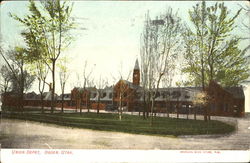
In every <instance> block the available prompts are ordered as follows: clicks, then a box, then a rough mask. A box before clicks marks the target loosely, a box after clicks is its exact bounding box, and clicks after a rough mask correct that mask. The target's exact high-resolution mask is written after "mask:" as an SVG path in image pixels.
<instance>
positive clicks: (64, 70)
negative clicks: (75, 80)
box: [58, 58, 70, 113]
mask: <svg viewBox="0 0 250 163" xmlns="http://www.w3.org/2000/svg"><path fill="white" fill-rule="evenodd" d="M58 67H59V80H60V85H61V91H62V95H61V96H62V99H61V103H62V105H61V112H62V113H63V109H64V90H65V85H66V82H67V80H68V78H69V75H70V74H69V69H68V67H67V59H66V58H62V59H61V60H60V61H59V65H58Z"/></svg>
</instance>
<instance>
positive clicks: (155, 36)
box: [141, 8, 182, 125]
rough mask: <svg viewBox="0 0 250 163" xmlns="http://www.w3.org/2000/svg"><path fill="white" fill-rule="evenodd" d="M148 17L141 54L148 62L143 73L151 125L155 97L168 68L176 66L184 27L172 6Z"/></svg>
mask: <svg viewBox="0 0 250 163" xmlns="http://www.w3.org/2000/svg"><path fill="white" fill-rule="evenodd" d="M146 19H147V20H146V23H145V27H144V29H145V30H144V35H143V39H142V40H143V43H142V46H143V48H142V55H141V56H144V57H143V58H142V59H146V62H144V61H142V63H143V65H145V63H147V62H148V64H147V66H146V67H145V68H143V71H144V72H143V75H146V78H147V79H144V82H145V81H146V84H147V90H148V92H149V93H148V96H147V98H148V99H149V100H150V105H151V106H150V108H151V109H150V110H151V121H150V125H152V122H153V112H154V111H155V109H154V107H155V99H156V95H157V93H158V89H159V86H160V84H161V80H162V78H163V77H164V75H166V74H167V73H168V72H169V71H168V69H171V68H174V67H175V66H173V65H174V64H175V62H174V61H175V59H176V58H177V54H178V52H179V51H180V40H181V39H180V37H181V34H180V32H181V29H182V27H181V20H180V18H179V17H178V16H177V13H173V11H172V9H171V8H169V9H168V10H167V11H166V13H165V14H162V15H160V16H159V18H158V17H156V19H155V20H150V18H149V16H148V15H147V17H146ZM147 60H148V61H147ZM144 77H145V76H144ZM144 77H143V78H144Z"/></svg>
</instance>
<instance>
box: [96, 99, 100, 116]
mask: <svg viewBox="0 0 250 163" xmlns="http://www.w3.org/2000/svg"><path fill="white" fill-rule="evenodd" d="M99 107H100V96H98V103H97V114H99Z"/></svg>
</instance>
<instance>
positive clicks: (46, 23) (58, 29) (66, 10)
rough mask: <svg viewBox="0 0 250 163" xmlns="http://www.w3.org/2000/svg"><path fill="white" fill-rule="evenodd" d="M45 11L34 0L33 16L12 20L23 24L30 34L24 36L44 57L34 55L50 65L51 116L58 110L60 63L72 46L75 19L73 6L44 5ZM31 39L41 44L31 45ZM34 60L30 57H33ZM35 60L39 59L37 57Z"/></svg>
mask: <svg viewBox="0 0 250 163" xmlns="http://www.w3.org/2000/svg"><path fill="white" fill-rule="evenodd" d="M40 2H41V9H39V8H38V7H37V5H36V3H35V2H34V1H33V0H30V3H29V11H30V12H31V14H30V15H28V16H26V17H25V18H20V17H18V16H16V15H12V14H11V16H12V17H13V18H14V19H16V20H18V21H19V22H21V23H22V24H23V25H24V26H25V27H26V31H25V32H24V33H23V36H24V38H25V40H26V43H27V46H28V48H30V49H32V48H34V47H35V46H40V49H42V50H43V53H33V55H35V56H36V55H38V56H40V55H42V57H38V58H37V59H41V58H42V59H43V61H44V63H45V64H47V65H48V67H49V70H50V71H51V75H52V92H51V93H52V99H51V112H52V113H53V110H54V94H55V70H56V61H57V60H58V58H59V57H60V55H61V53H62V51H63V50H64V49H65V48H67V47H68V45H69V44H70V43H71V42H72V39H73V37H72V35H71V34H70V31H71V30H72V29H73V28H74V22H73V20H72V19H71V17H70V15H71V11H72V5H69V4H68V3H67V2H66V1H64V2H61V1H60V0H54V1H47V0H46V1H40ZM29 37H33V38H36V39H37V42H36V43H34V42H30V41H29V40H30V39H29ZM29 57H30V56H29ZM33 59H35V57H33Z"/></svg>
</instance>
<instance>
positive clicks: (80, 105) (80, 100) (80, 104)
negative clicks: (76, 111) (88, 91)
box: [78, 98, 82, 115]
mask: <svg viewBox="0 0 250 163" xmlns="http://www.w3.org/2000/svg"><path fill="white" fill-rule="evenodd" d="M78 105H79V108H80V114H81V115H82V99H81V98H80V99H79V103H78Z"/></svg>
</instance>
